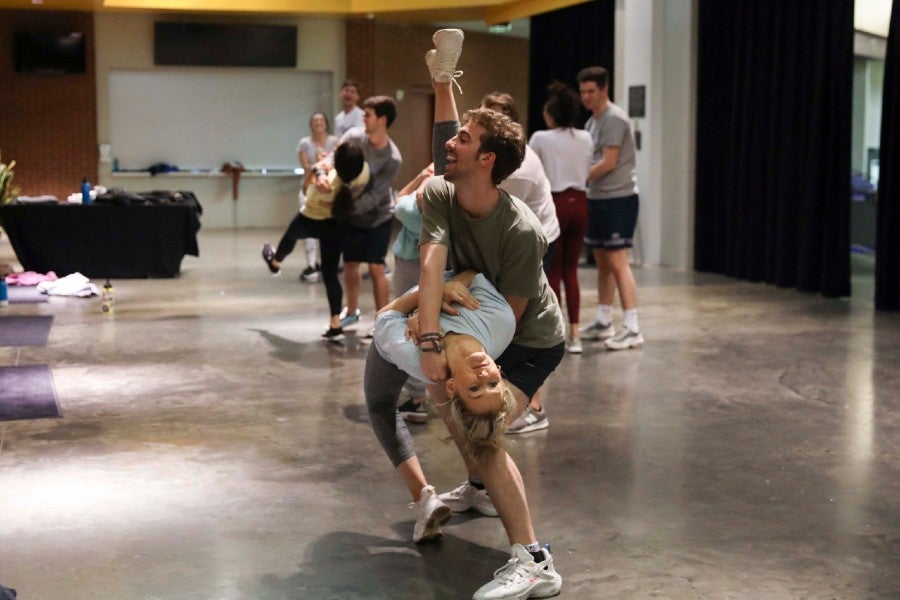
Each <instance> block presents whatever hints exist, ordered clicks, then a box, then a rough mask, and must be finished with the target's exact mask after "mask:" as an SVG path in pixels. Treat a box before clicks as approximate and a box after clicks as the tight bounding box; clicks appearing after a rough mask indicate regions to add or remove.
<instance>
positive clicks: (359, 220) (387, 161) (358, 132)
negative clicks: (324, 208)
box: [332, 127, 403, 229]
mask: <svg viewBox="0 0 900 600" xmlns="http://www.w3.org/2000/svg"><path fill="white" fill-rule="evenodd" d="M347 140H355V141H356V142H357V143H358V144H360V145H361V146H362V149H363V156H365V158H366V163H367V164H368V165H369V172H370V173H371V178H370V180H369V187H367V188H366V190H365V191H364V192H363V194H362V196H360V197H359V199H358V200H357V201H356V202H354V204H353V214H352V215H350V219H349V223H350V225H352V226H353V227H358V228H360V229H371V228H373V227H376V226H378V225H381V224H382V223H384V222H385V221H390V220H391V219H392V218H393V216H394V215H393V213H392V212H391V186H392V185H394V180H395V179H397V173H398V172H399V171H400V163H401V162H402V160H403V159H402V157H401V156H400V149H399V148H397V145H396V144H394V141H393V140H391V139H388V145H387V146H385V147H384V148H375V147H374V146H373V145H372V144H371V142H369V136H368V135H367V134H366V130H365V129H363V128H361V127H354V128H353V129H351V130H350V131H348V132H347V133H345V134H344V135H343V137H342V138H341V142H345V141H347ZM332 158H333V157H332Z"/></svg>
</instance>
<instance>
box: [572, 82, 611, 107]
mask: <svg viewBox="0 0 900 600" xmlns="http://www.w3.org/2000/svg"><path fill="white" fill-rule="evenodd" d="M578 93H579V94H580V95H581V104H582V105H583V106H584V107H585V108H586V109H588V110H589V111H591V112H594V110H596V108H597V107H599V106H600V104H601V103H602V102H603V101H604V100H605V99H606V88H605V87H603V88H600V87H597V82H596V81H582V82H581V83H579V84H578Z"/></svg>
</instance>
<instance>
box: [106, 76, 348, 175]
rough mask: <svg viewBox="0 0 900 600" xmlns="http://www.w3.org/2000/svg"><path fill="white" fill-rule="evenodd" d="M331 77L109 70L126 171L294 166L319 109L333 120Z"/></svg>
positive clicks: (116, 145)
mask: <svg viewBox="0 0 900 600" xmlns="http://www.w3.org/2000/svg"><path fill="white" fill-rule="evenodd" d="M331 77H332V76H331V73H330V72H313V71H294V70H290V71H288V70H284V69H259V68H247V69H241V68H224V69H223V68H173V69H153V70H147V71H128V70H111V71H110V73H109V112H110V123H109V138H110V139H109V143H110V145H111V146H112V156H114V157H115V158H117V159H118V161H119V168H121V169H123V170H124V169H145V168H147V167H149V166H150V165H153V164H155V163H161V162H162V163H168V164H172V165H175V166H177V167H178V168H179V169H181V170H189V169H218V168H219V167H221V166H222V164H223V163H225V162H229V161H234V162H240V163H242V164H243V165H244V167H246V168H248V169H255V168H268V169H293V168H296V167H298V166H299V164H298V162H297V152H296V150H297V141H298V140H299V139H300V138H301V137H303V136H306V135H309V117H310V115H312V113H314V112H316V111H324V112H325V113H326V114H328V118H329V122H330V121H331V119H332V116H333V115H332V114H331V113H330V107H331V106H332V80H331Z"/></svg>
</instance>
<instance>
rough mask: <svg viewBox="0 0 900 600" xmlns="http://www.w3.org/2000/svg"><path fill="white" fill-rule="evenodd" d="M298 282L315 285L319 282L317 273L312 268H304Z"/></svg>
mask: <svg viewBox="0 0 900 600" xmlns="http://www.w3.org/2000/svg"><path fill="white" fill-rule="evenodd" d="M300 281H305V282H307V283H316V282H317V281H319V271H318V270H317V269H316V268H314V267H306V268H305V269H303V272H302V273H300Z"/></svg>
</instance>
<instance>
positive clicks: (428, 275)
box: [419, 243, 447, 381]
mask: <svg viewBox="0 0 900 600" xmlns="http://www.w3.org/2000/svg"><path fill="white" fill-rule="evenodd" d="M419 262H420V264H421V268H420V271H419V330H420V331H421V333H423V334H424V333H440V331H441V325H440V321H439V317H440V312H441V301H442V297H443V290H444V281H443V276H444V267H446V266H447V247H446V246H444V245H443V244H435V243H431V244H422V245H421V246H419ZM421 365H422V372H423V373H425V376H426V377H428V378H429V379H430V380H432V381H444V380H445V379H447V367H446V366H445V361H444V358H443V357H442V356H441V355H440V354H439V353H437V352H422V359H421Z"/></svg>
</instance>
